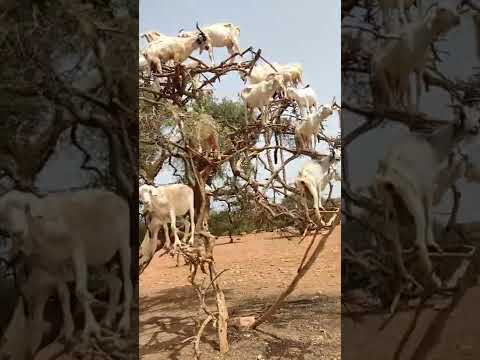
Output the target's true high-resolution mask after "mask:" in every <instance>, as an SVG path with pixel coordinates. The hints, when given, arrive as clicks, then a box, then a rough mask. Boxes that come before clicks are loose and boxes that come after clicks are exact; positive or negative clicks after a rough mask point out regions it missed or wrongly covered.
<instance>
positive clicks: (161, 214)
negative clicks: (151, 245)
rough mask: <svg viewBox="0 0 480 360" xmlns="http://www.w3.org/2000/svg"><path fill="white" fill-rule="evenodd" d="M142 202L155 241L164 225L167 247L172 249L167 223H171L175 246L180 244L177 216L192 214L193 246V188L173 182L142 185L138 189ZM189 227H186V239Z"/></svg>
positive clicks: (192, 233)
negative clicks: (160, 184)
mask: <svg viewBox="0 0 480 360" xmlns="http://www.w3.org/2000/svg"><path fill="white" fill-rule="evenodd" d="M138 194H139V198H140V202H141V203H142V204H143V205H144V206H145V210H144V212H146V213H148V214H147V216H148V217H149V219H150V220H149V222H148V225H147V227H148V229H149V231H150V234H151V238H152V239H153V241H158V233H159V231H160V228H161V227H163V231H164V233H165V246H164V247H165V248H166V249H170V235H169V234H168V227H167V224H168V223H170V226H171V229H172V232H173V236H174V238H175V242H174V248H177V247H178V246H179V245H180V239H179V237H178V231H177V226H176V217H177V216H184V215H186V214H187V213H189V215H190V223H191V229H190V231H191V234H190V241H189V244H190V245H191V246H193V241H194V235H195V220H194V210H195V209H194V206H193V205H194V204H193V199H194V194H193V189H192V188H191V187H189V186H187V185H184V184H172V185H163V186H159V187H155V186H152V185H147V184H145V185H141V186H140V187H139V189H138ZM187 233H188V229H187V226H186V227H185V233H184V239H185V237H186V236H187Z"/></svg>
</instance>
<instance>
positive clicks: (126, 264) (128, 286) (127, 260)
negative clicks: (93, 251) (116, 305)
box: [118, 243, 133, 333]
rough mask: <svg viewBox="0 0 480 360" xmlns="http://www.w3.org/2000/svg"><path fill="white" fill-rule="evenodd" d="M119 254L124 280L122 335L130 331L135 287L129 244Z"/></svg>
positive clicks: (120, 326) (124, 245)
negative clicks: (131, 274) (131, 272)
mask: <svg viewBox="0 0 480 360" xmlns="http://www.w3.org/2000/svg"><path fill="white" fill-rule="evenodd" d="M119 252H120V263H121V268H122V278H123V314H122V317H121V319H120V322H119V323H118V329H119V330H120V332H122V333H127V332H128V331H129V330H130V310H131V309H130V308H131V304H132V297H133V285H132V279H131V278H130V268H131V252H130V246H129V244H128V243H126V244H123V246H122V247H121V248H120V251H119Z"/></svg>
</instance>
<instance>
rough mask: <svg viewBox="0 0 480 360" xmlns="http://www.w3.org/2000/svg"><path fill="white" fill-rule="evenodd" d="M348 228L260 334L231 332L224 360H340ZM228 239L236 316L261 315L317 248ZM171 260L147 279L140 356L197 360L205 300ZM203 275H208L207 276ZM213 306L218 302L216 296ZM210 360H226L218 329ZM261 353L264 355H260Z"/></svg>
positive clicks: (155, 266) (261, 236)
mask: <svg viewBox="0 0 480 360" xmlns="http://www.w3.org/2000/svg"><path fill="white" fill-rule="evenodd" d="M340 234H341V229H340V226H339V227H338V228H337V229H336V230H335V231H334V232H333V234H332V236H331V237H330V239H328V240H327V244H326V246H325V249H324V250H323V252H322V253H321V254H320V256H319V257H318V259H317V262H316V263H315V264H314V266H313V267H312V268H311V269H310V271H309V272H308V273H307V274H306V275H305V277H304V278H303V279H302V280H301V281H300V283H299V285H298V286H297V289H296V290H295V291H294V292H293V293H292V294H291V295H290V296H289V297H288V298H287V302H286V303H284V305H283V306H282V307H281V309H280V311H279V312H278V313H277V314H276V316H275V317H274V318H273V319H272V320H270V321H269V322H267V323H264V324H262V325H261V326H260V327H259V328H258V330H256V331H242V332H240V331H239V330H236V329H235V328H233V327H229V342H230V351H229V353H228V354H227V356H225V357H224V359H230V360H234V359H235V360H237V359H238V360H240V359H242V360H249V359H252V360H255V359H257V358H258V359H262V358H263V359H307V360H308V359H312V360H313V359H315V360H322V359H325V360H326V359H329V360H333V359H340V346H341V342H340V331H341V328H340V324H341V318H340V280H341V271H340V251H341V249H340ZM234 239H235V242H234V243H233V244H229V241H230V239H229V238H228V237H220V238H218V240H217V242H216V244H217V245H216V247H215V252H214V256H215V261H216V263H217V271H218V272H220V271H221V270H223V269H229V270H228V271H227V272H225V273H224V274H223V275H222V276H221V280H220V284H221V286H222V288H223V290H224V292H225V296H226V300H227V305H228V307H229V315H230V317H235V316H239V315H241V316H246V315H258V314H260V313H261V312H262V310H264V309H265V308H266V307H267V306H268V305H269V304H271V303H272V301H273V300H274V299H275V298H276V296H278V294H279V293H280V292H281V291H282V290H283V289H285V288H286V286H287V285H288V284H289V283H290V281H291V280H292V279H293V278H294V277H295V274H296V271H297V268H298V265H299V263H300V261H301V258H302V256H303V254H304V251H305V249H306V247H307V246H308V244H309V240H310V239H309V238H306V239H305V240H304V241H303V242H302V243H301V244H298V239H296V238H291V239H290V240H287V239H285V238H282V237H280V236H279V234H278V233H258V234H251V235H245V236H241V237H235V238H234ZM182 264H183V261H181V262H180V267H175V261H174V260H173V259H172V258H171V257H167V256H164V257H162V258H158V257H157V256H156V257H155V259H154V260H152V262H151V264H150V265H149V267H148V268H147V269H146V270H145V272H144V273H143V274H142V275H141V277H140V356H141V357H142V359H144V360H150V359H152V360H153V359H155V360H160V359H192V358H193V344H192V342H191V341H187V342H184V343H182V341H183V340H184V339H187V338H189V337H191V336H193V335H194V321H193V316H195V315H196V314H197V311H198V301H197V298H196V295H195V293H194V292H193V290H192V288H191V286H190V285H189V283H188V281H187V275H188V267H187V266H182ZM199 273H200V274H202V273H201V272H199ZM208 304H209V305H210V306H212V308H214V307H215V305H214V301H213V299H211V298H210V299H209V303H208ZM200 349H201V351H202V359H219V358H220V356H219V352H218V343H217V336H216V332H215V329H213V328H212V327H210V329H209V331H208V332H206V333H205V336H204V338H203V339H202V343H201V347H200ZM259 355H260V357H259Z"/></svg>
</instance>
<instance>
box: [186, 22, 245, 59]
mask: <svg viewBox="0 0 480 360" xmlns="http://www.w3.org/2000/svg"><path fill="white" fill-rule="evenodd" d="M202 31H203V32H204V33H205V34H206V36H207V44H208V48H205V50H207V51H208V56H209V58H210V61H211V62H212V65H215V63H214V58H213V48H214V47H217V48H218V47H226V48H227V51H228V53H229V55H230V56H231V57H232V58H231V59H230V61H231V62H233V60H234V59H235V56H233V55H235V54H238V55H240V56H241V54H240V45H239V36H240V28H239V27H238V26H235V25H234V24H232V23H216V24H212V25H208V26H204V27H203V28H202ZM177 36H178V37H181V38H191V37H192V36H193V37H195V36H198V32H196V31H188V32H187V31H183V29H182V30H180V31H179V33H178V35H177ZM201 53H202V50H201V49H200V54H201Z"/></svg>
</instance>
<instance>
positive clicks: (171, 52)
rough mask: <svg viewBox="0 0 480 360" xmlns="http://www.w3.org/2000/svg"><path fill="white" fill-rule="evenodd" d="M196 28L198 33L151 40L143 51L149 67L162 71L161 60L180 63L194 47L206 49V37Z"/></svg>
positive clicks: (207, 46) (207, 47)
mask: <svg viewBox="0 0 480 360" xmlns="http://www.w3.org/2000/svg"><path fill="white" fill-rule="evenodd" d="M197 28H198V24H197ZM198 29H199V32H198V34H197V35H195V36H192V37H185V38H181V37H168V38H167V39H163V38H160V39H159V40H156V41H153V42H151V43H150V44H149V45H148V47H147V48H146V49H145V50H144V51H143V55H144V56H145V58H146V59H147V61H148V63H149V65H150V68H152V70H153V71H157V72H162V61H163V62H167V61H169V60H172V61H173V62H174V63H175V64H180V63H182V62H183V61H185V60H186V59H187V58H188V57H189V56H190V55H191V54H192V52H193V51H195V50H196V49H200V51H201V50H202V49H205V50H208V49H209V48H210V47H209V45H208V42H207V37H206V35H205V33H203V31H201V30H200V28H198Z"/></svg>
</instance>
